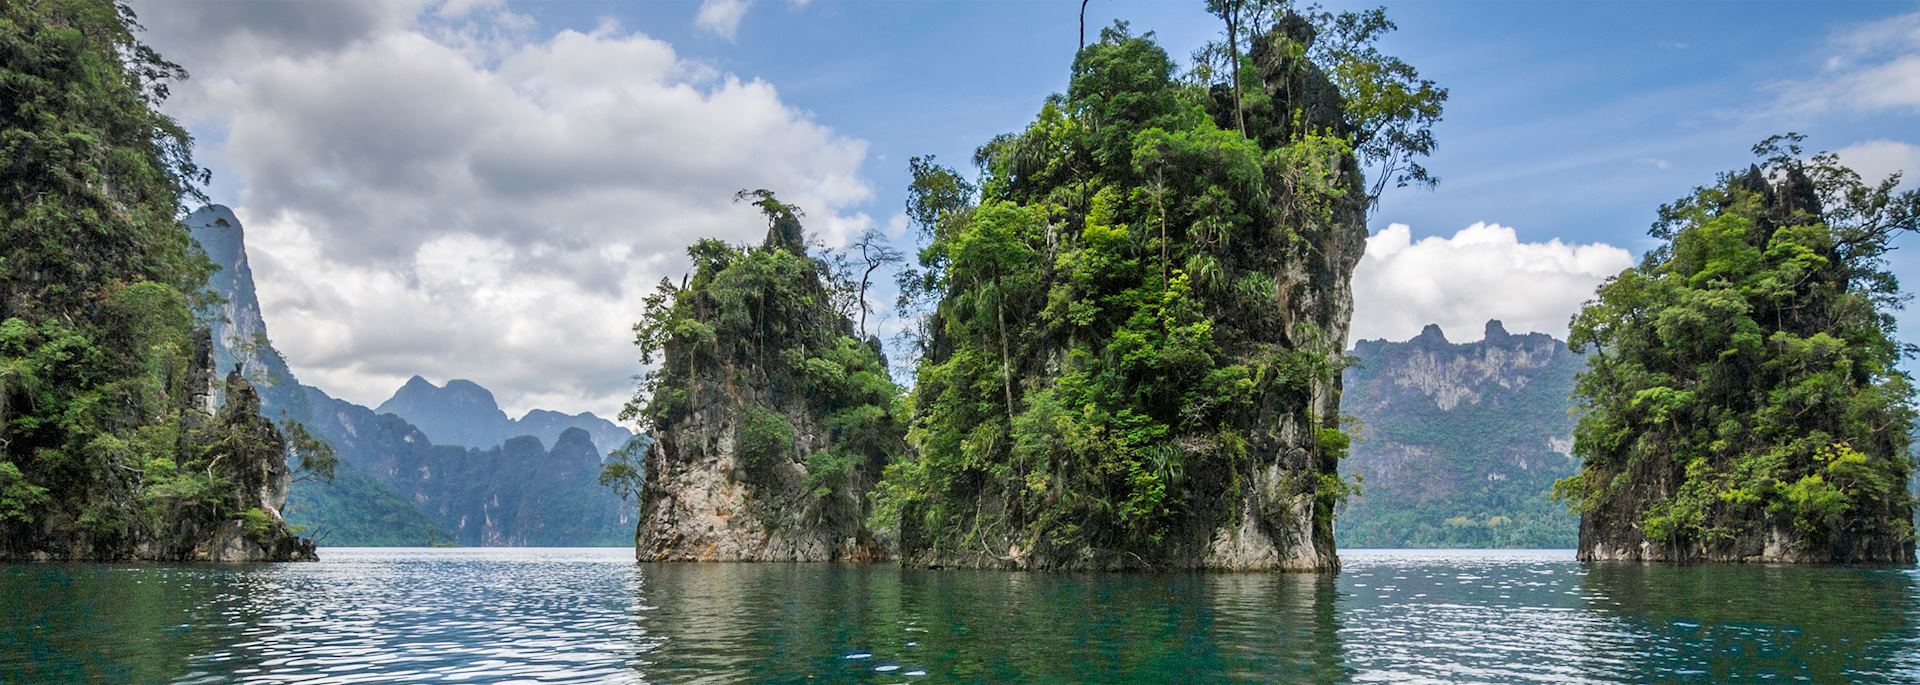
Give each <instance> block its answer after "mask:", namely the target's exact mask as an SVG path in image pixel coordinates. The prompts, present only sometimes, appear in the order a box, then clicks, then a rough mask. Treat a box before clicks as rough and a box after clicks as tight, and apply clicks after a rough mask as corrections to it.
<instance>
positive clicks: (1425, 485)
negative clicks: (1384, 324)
mask: <svg viewBox="0 0 1920 685" xmlns="http://www.w3.org/2000/svg"><path fill="white" fill-rule="evenodd" d="M1353 356H1354V358H1355V364H1354V365H1353V366H1350V367H1348V369H1347V371H1346V373H1345V380H1346V394H1345V396H1344V398H1343V400H1342V403H1341V404H1342V409H1343V411H1345V412H1347V413H1349V414H1351V415H1353V416H1354V417H1355V418H1358V419H1359V421H1360V426H1361V431H1360V433H1359V434H1358V435H1357V436H1355V441H1354V445H1353V451H1352V453H1351V454H1350V456H1348V457H1347V460H1346V463H1345V465H1344V468H1346V470H1347V471H1348V473H1352V474H1355V475H1358V476H1359V477H1360V478H1361V483H1362V485H1361V491H1362V494H1361V496H1359V497H1356V498H1354V499H1352V500H1350V501H1349V502H1348V503H1347V506H1346V507H1345V509H1343V510H1342V511H1341V514H1340V517H1339V518H1338V519H1337V520H1336V522H1335V526H1336V529H1337V531H1338V534H1337V536H1336V537H1337V539H1338V541H1339V543H1340V545H1341V546H1343V547H1461V546H1468V547H1483V546H1485V547H1570V546H1572V545H1573V544H1574V533H1575V528H1576V524H1575V521H1574V516H1573V514H1572V513H1571V512H1569V511H1568V510H1567V508H1566V506H1565V505H1564V504H1561V503H1560V502H1557V501H1554V500H1553V499H1552V497H1551V493H1550V490H1551V488H1552V486H1553V482H1554V481H1556V480H1559V479H1561V478H1565V477H1567V476H1570V475H1573V472H1574V471H1575V470H1576V469H1577V467H1578V465H1579V462H1578V460H1576V459H1574V458H1573V457H1572V456H1570V452H1571V448H1572V435H1573V425H1574V417H1573V415H1572V414H1571V413H1570V411H1569V410H1570V409H1571V408H1572V406H1573V404H1572V400H1571V393H1572V388H1573V379H1574V376H1575V375H1576V374H1578V373H1579V372H1580V369H1582V368H1585V366H1586V361H1585V358H1584V357H1583V356H1581V355H1579V354H1577V353H1574V352H1573V351H1571V350H1569V349H1568V348H1567V345H1566V343H1564V342H1561V341H1559V340H1555V339H1553V338H1552V337H1551V336H1548V335H1546V334H1543V333H1531V334H1527V335H1511V334H1509V333H1508V332H1507V330H1506V328H1505V327H1504V326H1502V325H1501V324H1500V322H1498V321H1490V322H1488V323H1487V327H1486V336H1485V338H1484V339H1482V340H1480V341H1478V342H1473V343H1465V344H1454V343H1450V342H1448V341H1447V339H1446V335H1445V334H1444V333H1443V332H1442V331H1441V330H1440V328H1439V327H1438V326H1432V325H1429V326H1427V327H1426V330H1424V331H1422V332H1421V333H1420V335H1418V336H1416V337H1414V338H1413V339H1411V340H1408V341H1406V342H1390V341H1386V340H1362V341H1360V342H1358V343H1356V344H1355V345H1354V349H1353Z"/></svg>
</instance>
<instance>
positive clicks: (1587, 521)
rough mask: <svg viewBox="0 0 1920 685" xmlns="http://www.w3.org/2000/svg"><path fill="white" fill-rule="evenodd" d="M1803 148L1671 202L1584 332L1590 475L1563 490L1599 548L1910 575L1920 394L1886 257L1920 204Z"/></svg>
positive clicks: (1918, 215) (1776, 146) (1584, 319)
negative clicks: (1860, 566)
mask: <svg viewBox="0 0 1920 685" xmlns="http://www.w3.org/2000/svg"><path fill="white" fill-rule="evenodd" d="M1799 140H1800V139H1799V137H1797V136H1787V137H1776V138H1773V139H1769V140H1768V141H1766V142H1764V143H1762V144H1761V145H1759V146H1756V147H1755V152H1756V154H1759V155H1761V156H1762V157H1763V158H1764V159H1765V161H1764V162H1763V163H1762V164H1759V165H1756V166H1754V167H1752V168H1750V169H1749V170H1747V172H1746V173H1744V174H1728V175H1726V176H1724V177H1723V178H1722V179H1721V181H1720V182H1719V183H1718V184H1716V185H1714V186H1712V187H1707V188H1700V189H1697V190H1696V191H1695V192H1694V193H1693V194H1692V195H1691V196H1689V197H1687V198H1684V199H1682V200H1680V201H1678V202H1676V203H1674V204H1672V205H1668V206H1665V207H1662V208H1661V211H1660V216H1661V219H1660V221H1659V222H1658V223H1656V224H1655V225H1654V229H1653V231H1652V235H1653V236H1654V237H1655V238H1658V239H1660V240H1662V241H1664V244H1663V245H1662V246H1661V247H1660V248H1658V249H1656V250H1654V251H1652V252H1650V253H1648V255H1647V256H1646V258H1645V260H1643V262H1642V263H1641V265H1640V266H1638V267H1636V268H1634V269H1630V270H1628V271H1626V272H1625V273H1622V274H1620V275H1619V276H1618V277H1616V278H1614V279H1613V280H1611V281H1609V282H1608V283H1607V284H1606V285H1605V286H1603V287H1602V288H1601V290H1600V294H1599V299H1598V300H1597V301H1595V302H1594V303H1592V304H1591V305H1589V306H1588V307H1587V308H1586V309H1585V310H1584V311H1582V312H1581V313H1580V314H1579V316H1577V317H1576V318H1575V319H1574V322H1573V333H1572V338H1571V340H1570V342H1571V344H1572V345H1574V346H1575V347H1578V348H1587V349H1592V350H1593V351H1594V353H1593V356H1592V366H1591V369H1590V370H1589V371H1588V372H1586V373H1585V374H1583V375H1581V377H1580V380H1579V384H1578V387H1577V389H1576V395H1577V398H1578V400H1579V402H1580V404H1581V407H1582V409H1583V410H1584V415H1583V417H1582V418H1581V421H1580V424H1579V429H1578V431H1577V432H1576V436H1575V450H1576V451H1577V452H1578V453H1579V454H1580V455H1581V456H1583V457H1584V458H1585V460H1586V461H1585V465H1584V467H1583V469H1582V470H1581V472H1580V473H1579V474H1578V475H1575V476H1573V477H1571V478H1568V479H1566V480H1564V481H1562V482H1561V483H1560V484H1559V485H1558V491H1559V492H1560V493H1561V494H1562V495H1564V496H1565V497H1566V498H1567V499H1568V501H1569V502H1570V503H1571V504H1572V505H1573V507H1574V508H1575V509H1576V510H1577V511H1579V512H1580V513H1581V515H1582V516H1583V517H1584V519H1583V524H1582V525H1583V532H1585V533H1590V534H1591V535H1592V536H1593V537H1591V538H1589V537H1588V536H1587V535H1585V534H1583V540H1582V545H1583V547H1589V546H1593V545H1595V544H1605V545H1609V546H1620V547H1634V546H1637V545H1638V543H1639V542H1640V541H1641V540H1642V539H1644V540H1646V541H1649V542H1651V543H1652V544H1653V545H1654V546H1655V548H1656V550H1659V551H1657V552H1656V553H1655V554H1656V555H1658V556H1664V557H1670V558H1739V557H1746V556H1754V555H1756V554H1757V553H1758V552H1759V551H1760V549H1761V547H1762V546H1764V545H1765V544H1766V543H1767V542H1768V541H1767V540H1766V538H1767V537H1768V536H1770V535H1778V536H1784V537H1785V538H1786V539H1787V540H1788V541H1790V542H1791V543H1792V547H1793V548H1792V549H1791V550H1789V552H1790V553H1793V554H1796V555H1800V556H1803V557H1805V558H1809V559H1815V560H1828V559H1830V560H1837V561H1848V560H1857V561H1911V560H1912V558H1913V527H1912V524H1911V521H1910V519H1909V516H1910V506H1911V504H1910V498H1909V496H1908V495H1907V492H1906V488H1905V483H1906V478H1907V470H1908V461H1907V456H1906V455H1907V451H1908V440H1909V426H1910V424H1911V422H1912V410H1911V408H1910V404H1909V403H1910V400H1911V395H1912V391H1911V387H1910V385H1909V382H1908V379H1907V377H1906V375H1905V374H1904V373H1902V372H1900V371H1899V370H1898V369H1897V368H1896V366H1895V363H1896V362H1897V361H1898V359H1899V356H1900V346H1899V344H1898V343H1897V342H1896V341H1895V338H1894V331H1893V317H1892V316H1891V314H1890V312H1891V311H1892V309H1893V308H1895V307H1896V306H1898V304H1899V303H1900V294H1899V291H1898V288H1897V285H1896V283H1895V281H1894V278H1893V275H1892V274H1891V273H1889V272H1888V271H1887V270H1886V254H1887V252H1888V251H1889V250H1890V249H1891V244H1890V241H1891V239H1892V238H1893V236H1894V235H1895V234H1897V233H1901V232H1906V231H1913V230H1915V229H1916V228H1920V192H1915V191H1908V192H1905V193H1896V192H1894V188H1895V187H1896V185H1897V183H1898V177H1897V176H1896V177H1894V178H1890V179H1887V180H1886V181H1884V182H1881V183H1879V184H1877V185H1868V184H1866V183H1864V182H1862V181H1861V179H1860V177H1859V176H1858V175H1857V174H1855V173H1854V172H1853V171H1851V170H1849V169H1847V168H1845V167H1843V166H1841V165H1840V164H1839V163H1838V161H1837V160H1836V159H1835V158H1834V157H1833V156H1832V155H1828V154H1823V155H1817V156H1814V157H1812V158H1810V159H1805V158H1802V157H1801V155H1800V148H1799V145H1798V143H1799Z"/></svg>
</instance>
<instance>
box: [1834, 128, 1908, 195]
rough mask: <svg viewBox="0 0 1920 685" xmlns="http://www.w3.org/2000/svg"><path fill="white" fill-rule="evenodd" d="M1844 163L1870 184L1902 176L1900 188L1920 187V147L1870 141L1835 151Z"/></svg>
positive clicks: (1882, 140) (1890, 141)
mask: <svg viewBox="0 0 1920 685" xmlns="http://www.w3.org/2000/svg"><path fill="white" fill-rule="evenodd" d="M1833 153H1834V154H1836V155H1839V156H1840V162H1841V163H1842V164H1845V165H1847V167H1849V168H1851V169H1853V170H1854V171H1856V172H1859V174H1860V178H1861V179H1863V180H1865V181H1866V182H1867V183H1879V182H1880V181H1882V180H1884V179H1886V177H1888V176H1891V175H1893V174H1894V173H1896V172H1898V173H1900V174H1901V177H1900V187H1902V188H1914V187H1920V145H1913V144H1911V143H1902V142H1899V141H1896V140H1885V139H1880V140H1869V141H1865V142H1860V143H1855V144H1853V145H1848V146H1846V147H1843V148H1840V149H1838V150H1834V151H1833Z"/></svg>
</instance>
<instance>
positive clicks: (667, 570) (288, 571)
mask: <svg viewBox="0 0 1920 685" xmlns="http://www.w3.org/2000/svg"><path fill="white" fill-rule="evenodd" d="M324 552H325V553H324V554H323V556H324V557H325V559H326V560H325V561H323V562H321V563H318V564H281V565H255V566H240V567H222V566H205V565H175V566H106V565H40V566H0V682H6V683H43V682H45V683H56V682H73V681H76V680H83V679H88V678H91V679H94V680H100V681H110V682H168V681H174V682H231V681H243V680H244V681H247V682H296V681H297V682H334V683H344V682H413V681H421V680H442V679H447V680H467V681H471V682H491V681H502V680H515V681H526V682H596V683H598V682H683V681H688V680H696V679H698V680H703V681H722V682H726V681H732V682H765V681H775V682H783V681H799V680H808V679H813V680H824V681H852V682H866V681H872V682H900V681H913V680H925V681H929V682H935V681H937V682H946V681H1033V682H1055V681H1095V682H1167V681H1181V680H1191V681H1220V680H1240V681H1267V682H1328V681H1393V682H1403V681H1409V680H1428V681H1447V682H1457V681H1469V682H1471V681H1481V682H1515V681H1542V682H1567V681H1593V682H1646V681H1662V682H1667V681H1695V682H1721V681H1726V680H1751V679H1772V680H1808V681H1815V682H1828V681H1841V680H1855V681H1859V680H1875V681H1888V680H1908V681H1910V680H1916V679H1920V657H1917V656H1916V655H1920V627H1917V626H1916V625H1915V624H1916V613H1915V611H1914V608H1915V607H1916V603H1920V588H1916V576H1915V575H1914V573H1913V572H1911V571H1907V570H1900V569H1844V568H1794V567H1724V566H1678V567H1677V566H1638V565H1592V566H1587V565H1581V564H1577V563H1574V562H1573V560H1572V555H1571V553H1570V552H1508V551H1500V552H1379V551H1365V550H1362V551H1349V552H1346V553H1344V554H1343V557H1344V560H1345V563H1346V571H1345V572H1343V573H1342V574H1340V575H1339V576H1338V577H1321V576H1312V575H1292V574H1237V575H1196V574H1167V575H1143V574H1131V575H1128V574H1033V573H1002V572H979V571H924V570H903V569H900V568H897V567H893V566H887V565H874V566H851V565H805V564H759V565H752V564H715V565H636V564H634V563H633V562H632V561H631V556H630V555H631V552H630V551H629V550H624V549H609V550H542V549H516V550H502V549H492V550H342V549H330V550H325V551H324Z"/></svg>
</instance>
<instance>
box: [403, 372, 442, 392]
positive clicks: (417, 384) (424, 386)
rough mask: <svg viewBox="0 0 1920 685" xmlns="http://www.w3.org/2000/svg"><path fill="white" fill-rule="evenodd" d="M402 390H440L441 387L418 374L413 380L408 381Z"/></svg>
mask: <svg viewBox="0 0 1920 685" xmlns="http://www.w3.org/2000/svg"><path fill="white" fill-rule="evenodd" d="M400 389H401V390H407V389H413V390H439V389H440V386H437V385H434V384H433V381H430V380H427V379H426V378H425V377H423V376H421V375H420V374H417V373H416V374H414V375H413V377H412V378H409V379H407V382H406V383H403V384H401V385H400Z"/></svg>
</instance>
